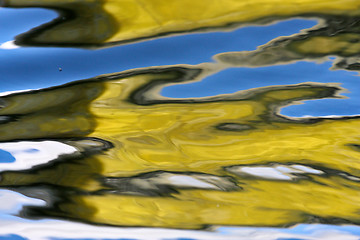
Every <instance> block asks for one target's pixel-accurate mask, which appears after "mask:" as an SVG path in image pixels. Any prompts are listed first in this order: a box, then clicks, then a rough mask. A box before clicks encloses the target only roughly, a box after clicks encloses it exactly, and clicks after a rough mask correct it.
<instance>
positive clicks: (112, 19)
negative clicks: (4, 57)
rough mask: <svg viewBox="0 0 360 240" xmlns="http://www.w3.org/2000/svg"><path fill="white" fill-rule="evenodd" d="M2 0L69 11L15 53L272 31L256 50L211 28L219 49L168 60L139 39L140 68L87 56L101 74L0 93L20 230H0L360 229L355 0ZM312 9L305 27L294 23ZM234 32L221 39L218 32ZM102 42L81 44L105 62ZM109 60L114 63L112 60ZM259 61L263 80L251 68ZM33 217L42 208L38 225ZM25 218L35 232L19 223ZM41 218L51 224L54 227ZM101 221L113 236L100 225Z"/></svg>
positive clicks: (245, 232)
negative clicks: (194, 57) (296, 109)
mask: <svg viewBox="0 0 360 240" xmlns="http://www.w3.org/2000/svg"><path fill="white" fill-rule="evenodd" d="M1 4H2V6H4V7H7V8H34V7H37V8H45V9H50V10H55V11H56V12H57V13H58V17H57V18H55V19H54V20H52V21H51V22H48V23H45V24H43V25H40V26H38V27H36V28H34V29H32V30H30V31H27V32H25V33H22V34H19V35H17V36H16V37H15V39H14V41H10V42H7V43H4V44H2V45H1V47H2V49H5V48H7V50H8V51H19V53H20V51H22V49H23V48H22V47H25V46H27V47H34V46H36V47H71V48H84V49H89V48H90V49H95V48H96V49H100V48H105V47H113V48H114V49H116V51H114V52H113V54H114V55H116V54H120V55H121V51H122V50H123V49H130V50H129V52H131V49H137V48H141V49H147V48H148V47H149V46H154V45H151V44H150V45H146V44H147V41H150V40H151V41H153V42H152V44H153V43H154V42H155V41H158V40H155V39H156V38H160V37H161V38H162V39H161V40H159V41H163V42H166V41H171V40H172V39H177V40H176V41H178V42H182V41H184V39H186V38H182V36H180V35H184V36H187V35H186V34H190V33H191V34H194V33H196V34H195V35H191V38H192V39H193V40H197V41H199V42H201V41H205V40H204V39H205V37H204V36H208V37H209V36H211V37H209V39H213V38H217V36H221V37H219V39H222V40H226V41H227V40H228V39H230V38H234V37H236V38H237V37H240V35H241V33H254V32H256V31H255V30H254V31H253V30H252V28H249V26H257V27H260V26H261V28H262V29H268V31H270V32H271V34H269V35H266V36H267V37H269V40H266V41H263V42H262V43H259V42H255V41H254V43H253V44H254V46H256V47H254V46H252V45H248V46H246V47H245V46H243V47H239V48H235V47H236V45H237V44H236V43H235V42H231V43H232V44H234V46H235V47H234V49H233V45H231V46H227V47H226V48H225V47H217V45H216V41H215V40H214V41H215V42H213V43H211V44H213V45H212V46H213V48H211V49H210V48H209V49H208V50H206V49H202V50H201V49H200V50H199V49H198V52H196V54H199V55H202V57H199V58H197V60H191V58H192V57H191V56H190V57H189V56H184V59H186V61H188V60H189V62H178V61H180V60H179V59H176V60H174V61H175V62H176V63H175V64H174V62H171V61H173V60H169V63H168V64H162V63H163V62H162V61H164V62H166V61H168V60H167V59H165V60H156V61H159V62H155V60H154V64H152V65H148V63H149V62H147V61H148V60H146V59H151V57H154V55H152V54H149V55H147V53H149V52H146V51H144V52H142V54H143V56H144V59H145V60H142V58H141V57H139V58H136V59H138V60H139V62H140V63H136V64H139V65H132V66H137V67H132V68H128V69H126V67H124V66H119V71H118V72H115V71H113V70H112V71H110V73H107V74H101V75H98V74H100V73H106V72H107V69H110V68H99V69H95V70H92V69H89V72H90V73H79V75H76V76H87V75H90V76H91V77H89V78H86V79H85V77H81V78H83V79H81V80H76V77H74V76H73V77H72V78H70V80H67V81H65V82H66V83H65V84H62V85H58V86H54V85H55V84H51V83H46V84H47V85H46V86H43V87H39V86H37V87H34V88H38V89H37V90H24V89H23V90H22V91H10V92H4V93H2V94H1V96H0V188H1V189H2V190H1V194H0V201H1V202H7V203H8V204H7V205H3V207H2V208H0V212H1V214H0V216H1V217H0V222H4V224H7V225H8V226H9V228H6V229H5V228H3V229H0V234H3V235H7V236H10V237H14V238H15V237H25V238H30V239H46V238H52V239H66V238H74V237H77V238H79V237H83V238H96V239H98V238H101V237H105V238H111V239H115V238H118V234H120V235H121V237H124V238H126V237H130V238H142V239H182V237H184V236H186V237H187V236H190V237H191V236H193V238H196V239H218V237H219V235H221V236H222V237H221V239H265V238H266V239H303V238H305V236H304V234H305V233H308V235H306V239H339V238H341V239H357V238H358V236H359V235H360V234H359V232H358V231H357V230H358V227H356V226H357V225H359V224H360V217H359V202H360V195H359V190H360V161H359V160H360V130H359V129H360V112H359V110H358V109H359V108H358V107H359V102H358V101H357V99H358V96H359V94H360V92H359V90H360V89H359V87H358V84H357V81H358V76H357V75H356V74H357V72H358V71H359V70H360V68H359V64H360V63H359V50H360V44H359V39H360V35H359V23H360V20H359V19H360V18H359V14H360V12H359V5H360V3H359V2H358V1H353V0H348V1H314V0H312V1H307V0H296V1H282V2H281V3H280V2H279V1H277V0H272V1H271V2H268V1H260V0H259V1H253V2H251V3H249V2H246V1H232V0H223V1H220V0H214V1H211V4H209V2H206V3H205V2H196V1H187V0H183V1H173V2H171V3H168V2H165V1H160V0H148V1H130V0H129V1H110V0H109V1H108V0H102V1H95V0H93V1H79V0H67V1H62V2H59V1H49V0H48V1H46V0H42V1H40V0H32V1H22V0H5V1H2V2H1ZM220 6H221V7H220ZM169 9H176V10H177V11H176V12H170V11H169ZM295 18H296V19H295ZM314 20H316V21H317V24H316V25H315V26H313V24H312V23H313V22H314ZM305 22H306V24H308V25H307V27H304V28H305V29H302V30H301V31H299V30H298V29H295V28H294V26H297V25H296V24H297V23H304V24H305ZM310 22H311V24H309V23H310ZM269 24H275V25H269ZM274 26H277V27H274ZM279 26H280V27H279ZM281 26H291V27H290V28H291V31H289V32H290V33H287V35H286V36H282V35H279V34H277V32H274V31H273V29H277V28H281ZM242 28H246V29H247V30H246V31H245V30H244V29H242ZM236 29H237V30H236ZM269 29H270V30H269ZM230 30H234V31H233V32H227V33H226V34H228V35H226V37H225V35H217V33H209V32H214V31H230ZM241 30H244V32H241ZM276 31H277V30H276ZM283 31H285V29H283ZM286 31H287V30H286ZM202 34H204V35H202ZM209 34H212V35H209ZM219 34H220V33H219ZM221 34H225V33H221ZM250 35H251V34H250ZM273 35H275V36H273ZM189 36H190V35H189ZM270 36H271V37H270ZM210 41H211V40H209V42H210ZM135 42H136V44H134V45H127V46H126V44H130V43H131V44H132V43H135ZM211 44H210V45H211ZM210 45H209V46H210ZM239 45H240V44H239ZM129 46H130V47H129ZM184 46H185V47H184V48H186V44H184ZM127 47H129V48H127ZM11 48H18V49H11ZM193 48H194V49H195V48H201V44H199V45H197V47H194V46H193ZM49 49H50V50H48V51H50V52H52V51H54V52H56V51H58V50H56V51H55V50H54V49H52V48H49ZM51 49H52V50H51ZM179 49H180V48H179ZM179 49H178V51H180V50H181V49H182V48H181V49H180V50H179ZM30 50H31V48H30ZM31 51H34V50H31ZM39 51H43V50H39ZM62 51H64V54H65V55H66V54H67V53H69V52H67V51H70V50H68V49H63V50H62ZM77 51H80V50H74V56H77V55H76V54H77V53H78V52H77ZM81 51H90V50H81ZM104 51H108V50H106V49H105V50H104V49H103V50H97V51H96V52H92V51H90V52H86V54H89V56H97V57H98V59H97V60H98V62H103V63H102V64H103V65H104V66H105V65H107V64H106V63H107V62H110V61H109V59H107V58H106V57H104V56H106V54H109V51H108V52H106V54H105V52H104ZM202 52H204V54H202ZM28 53H29V52H28ZM115 53H116V54H115ZM150 53H151V51H150ZM193 54H195V52H194V53H193ZM170 55H171V54H170ZM190 55H191V54H190ZM79 56H80V55H79ZM81 56H82V57H84V56H85V55H81ZM159 56H160V55H159ZM209 56H212V59H213V62H208V60H210V59H208V58H209ZM55 58H56V56H55V57H54V59H55ZM114 59H116V58H113V59H112V60H114ZM120 59H122V60H121V61H123V60H124V59H126V58H125V57H124V56H120ZM159 59H160V57H159ZM199 59H201V61H200V63H199ZM204 59H205V60H204ZM19 61H20V60H19ZM141 61H143V62H141ZM75 62H76V61H75ZM114 62H116V61H115V60H114ZM150 62H151V61H150ZM157 63H161V64H157ZM34 64H35V63H34ZM51 64H52V63H51ZM76 64H78V65H79V66H80V65H81V63H76ZM109 64H111V69H113V67H114V66H115V63H109ZM316 64H318V65H316ZM35 65H36V64H35ZM78 65H76V66H78ZM95 65H96V64H95ZM119 65H121V64H119ZM76 66H75V67H76ZM126 66H128V65H126ZM303 66H305V67H303ZM328 68H329V69H328ZM125 69H126V70H125ZM296 69H297V70H296ZM299 69H300V70H299ZM302 69H303V70H302ZM304 69H305V70H304ZM307 69H311V71H309V72H308V73H302V72H301V71H303V72H304V71H306V70H307ZM318 69H322V71H323V72H320V73H316V72H317V71H318ZM91 71H93V72H91ZM296 71H297V72H296ZM62 72H66V68H63V66H59V67H58V69H57V73H58V74H62ZM95 72H96V74H95ZM250 72H252V73H255V74H254V79H253V81H254V82H251V80H249V79H247V78H246V77H249V76H250V74H249V73H250ZM325 73H326V75H325ZM34 74H37V73H34ZM94 75H97V76H94ZM268 75H269V76H268ZM295 75H297V76H295ZM7 76H9V75H7ZM24 76H25V75H24ZM67 76H70V75H67ZM242 77H243V78H242ZM30 78H31V76H30ZM33 78H34V77H33ZM230 78H233V79H232V80H229V79H230ZM48 79H50V80H49V81H48V82H51V79H53V80H54V79H56V77H53V78H52V77H51V76H50V77H49V78H48ZM64 79H66V77H65V78H64ZM56 81H57V80H54V82H56ZM62 81H64V80H62ZM211 81H212V82H213V83H209V82H211ZM231 81H232V82H231ZM56 83H58V82H56ZM232 83H234V84H232ZM235 83H236V84H235ZM206 84H210V86H212V87H213V88H214V89H215V90H214V91H213V92H212V91H211V90H210V89H207V86H209V85H206ZM211 84H213V85H211ZM226 84H228V85H227V86H226ZM196 86H200V87H198V88H200V89H199V90H194V89H196ZM201 88H202V89H201ZM171 89H172V90H171ZM187 89H189V91H188V90H187ZM171 91H172V92H171ZM191 91H193V92H191ZM192 94H193V95H192ZM346 98H348V99H346ZM331 101H332V102H334V103H336V104H337V105H336V107H335V105H334V106H332V105H330V104H329V103H332V102H331ZM311 102H317V103H323V104H326V107H327V109H326V111H325V110H322V109H315V110H314V113H309V112H306V111H304V112H301V113H299V114H297V115H298V116H300V117H294V116H293V117H291V116H288V115H286V111H284V109H285V108H286V109H289V108H292V107H295V105H298V104H299V103H305V104H304V106H309V105H311ZM339 106H340V107H339ZM336 108H344V109H343V111H342V112H341V113H342V114H337V115H336V111H335V109H336ZM323 112H326V113H329V114H323ZM306 115H307V116H306ZM309 115H311V116H309ZM14 199H19V200H17V201H16V200H14ZM20 199H21V200H20ZM11 202H14V204H10V203H11ZM11 214H16V215H17V217H15V216H10V215H11ZM2 215H3V218H4V219H5V220H3V219H2ZM6 218H8V219H6ZM37 219H45V220H43V222H42V223H40V224H39V223H38V222H37ZM335 225H341V226H339V227H336V226H335ZM349 225H353V226H349ZM54 226H55V227H54ZM228 226H235V227H228ZM10 227H11V228H12V229H15V230H11V228H10ZM21 227H24V228H28V229H30V230H29V231H26V233H17V231H20V230H19V229H20V228H21ZM129 227H138V229H141V231H146V232H147V233H149V235H151V234H155V233H158V234H160V235H161V237H154V238H151V237H150V236H144V235H142V236H141V235H137V234H138V231H137V230H138V229H137V228H133V229H132V230H129ZM149 227H151V228H150V229H146V230H144V229H145V228H149ZM245 227H246V228H245ZM332 227H333V229H332V231H331V234H330V233H329V231H330V230H329V229H330V228H332ZM38 228H44V229H48V230H49V235H47V236H45V235H44V234H43V233H42V232H41V231H38V230H37V229H38ZM61 228H65V229H67V230H68V232H66V231H64V232H62V231H61V230H60V229H61ZM75 228H77V229H81V231H79V232H78V233H79V234H75V233H74V232H76V231H74V229H75ZM159 228H162V229H159ZM163 228H168V229H163ZM280 228H282V229H281V230H279V229H280ZM313 228H314V229H315V230H314V229H313ZM352 228H354V229H355V230H353V229H352ZM175 229H179V230H175ZM180 229H181V230H180ZM214 229H215V230H214ZM309 229H310V230H309ZM319 229H320V230H319ZM324 229H325V230H324ZM194 230H197V231H194ZM212 230H213V231H214V232H211V231H212ZM99 231H104V232H108V233H106V234H105V233H104V234H103V235H96V234H95V233H98V232H99ZM125 231H130V232H131V234H130V233H129V234H127V233H125ZM356 231H357V232H356ZM92 232H93V233H94V234H95V235H89V234H88V233H92ZM229 232H230V233H229ZM274 232H275V233H274ZM239 236H242V238H240V237H239Z"/></svg>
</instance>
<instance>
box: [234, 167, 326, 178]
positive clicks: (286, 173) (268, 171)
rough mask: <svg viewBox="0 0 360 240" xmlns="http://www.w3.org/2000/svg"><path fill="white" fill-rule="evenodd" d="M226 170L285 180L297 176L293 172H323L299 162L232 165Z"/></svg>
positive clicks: (317, 173)
mask: <svg viewBox="0 0 360 240" xmlns="http://www.w3.org/2000/svg"><path fill="white" fill-rule="evenodd" d="M228 171H229V172H232V173H234V174H237V175H249V176H253V177H257V178H264V179H272V180H285V181H286V180H288V181H290V180H294V179H297V178H299V176H298V175H294V174H316V175H321V174H324V172H323V171H320V170H317V169H314V168H311V167H309V166H304V165H299V164H294V165H280V164H276V165H272V166H233V167H229V168H228Z"/></svg>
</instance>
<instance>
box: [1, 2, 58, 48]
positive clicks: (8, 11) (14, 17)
mask: <svg viewBox="0 0 360 240" xmlns="http://www.w3.org/2000/svg"><path fill="white" fill-rule="evenodd" d="M57 15H58V14H57V13H56V12H55V11H51V10H48V9H43V8H0V22H1V23H11V27H6V28H5V27H4V26H3V27H2V28H1V34H0V44H1V43H4V42H7V41H11V40H13V39H14V37H15V36H16V35H19V34H21V33H23V32H27V31H29V30H30V29H32V28H34V27H36V26H39V25H41V24H44V23H46V22H49V21H51V20H52V19H54V18H56V16H57ZM19 16H21V17H19ZM9 26H10V25H9ZM2 54H4V53H2Z"/></svg>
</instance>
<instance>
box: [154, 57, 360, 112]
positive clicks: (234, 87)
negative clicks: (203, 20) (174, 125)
mask: <svg viewBox="0 0 360 240" xmlns="http://www.w3.org/2000/svg"><path fill="white" fill-rule="evenodd" d="M331 65H332V63H331V62H330V61H328V62H325V63H323V64H317V63H313V62H304V61H303V62H297V63H293V64H288V65H276V66H269V67H259V68H231V69H227V70H224V71H221V72H219V73H217V74H214V75H212V76H209V77H207V78H205V79H204V80H203V81H200V82H193V83H188V84H179V85H172V86H168V87H165V88H164V89H163V90H162V91H161V95H163V96H165V97H172V98H193V97H205V96H214V95H219V94H227V93H234V92H237V91H240V90H246V89H251V88H258V87H266V86H275V85H288V84H298V83H304V82H319V83H341V86H342V87H344V88H346V89H347V90H348V91H349V92H347V93H343V94H342V95H343V96H346V97H348V98H347V99H321V100H311V101H306V104H302V105H293V106H290V107H285V108H284V109H282V111H281V113H282V114H284V115H287V116H303V115H313V116H323V115H354V114H360V84H359V83H360V78H359V77H358V76H356V75H355V74H356V73H355V72H351V71H345V70H336V71H332V70H329V68H330V67H331ZM329 106H331V108H329Z"/></svg>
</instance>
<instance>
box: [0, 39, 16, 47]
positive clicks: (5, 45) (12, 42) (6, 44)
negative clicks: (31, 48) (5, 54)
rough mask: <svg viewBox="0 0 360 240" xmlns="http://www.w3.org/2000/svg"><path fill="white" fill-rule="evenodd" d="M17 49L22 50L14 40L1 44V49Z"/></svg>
mask: <svg viewBox="0 0 360 240" xmlns="http://www.w3.org/2000/svg"><path fill="white" fill-rule="evenodd" d="M16 48H20V46H18V45H16V44H15V41H14V40H12V41H7V42H4V43H2V44H0V49H16Z"/></svg>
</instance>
